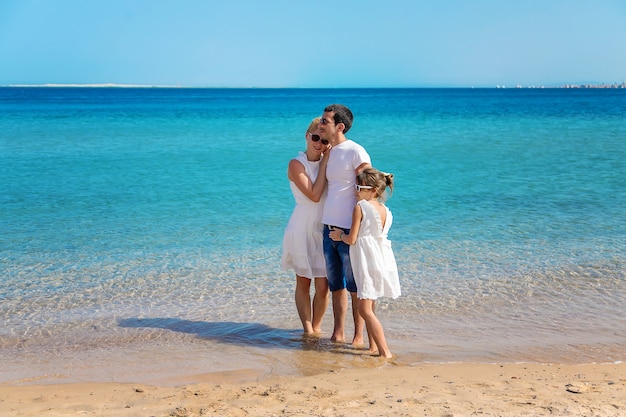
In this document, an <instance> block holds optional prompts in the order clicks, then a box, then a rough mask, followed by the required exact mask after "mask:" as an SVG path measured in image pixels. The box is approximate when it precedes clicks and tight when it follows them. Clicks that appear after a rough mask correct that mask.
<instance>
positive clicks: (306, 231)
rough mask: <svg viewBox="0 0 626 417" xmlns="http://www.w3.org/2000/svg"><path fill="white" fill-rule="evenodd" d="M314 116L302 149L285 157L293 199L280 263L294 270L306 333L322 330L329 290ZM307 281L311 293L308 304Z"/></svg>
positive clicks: (322, 146)
mask: <svg viewBox="0 0 626 417" xmlns="http://www.w3.org/2000/svg"><path fill="white" fill-rule="evenodd" d="M319 123H320V118H319V117H318V118H315V119H313V121H312V122H311V124H310V125H309V128H308V129H307V131H306V133H305V139H306V151H305V152H300V153H299V154H298V156H297V157H295V158H294V159H292V160H291V161H289V167H288V170H287V177H288V178H289V186H290V187H291V192H292V193H293V197H294V199H295V201H296V207H295V208H294V210H293V213H292V214H291V218H290V219H289V223H288V224H287V228H286V229H285V234H284V237H283V254H282V260H281V267H282V269H283V270H284V271H286V270H289V269H292V270H293V271H294V272H295V273H296V291H295V301H296V308H297V310H298V315H299V316H300V320H301V321H302V327H303V329H304V333H305V334H306V335H315V334H319V333H321V331H322V319H323V318H324V313H326V309H327V308H328V302H329V291H328V281H327V279H326V264H325V261H324V250H323V245H322V222H321V218H322V208H323V206H324V199H325V197H326V164H327V162H328V152H327V151H328V150H329V148H330V147H329V146H328V141H327V140H324V139H320V137H319V135H318V131H317V128H318V125H319ZM311 281H314V282H315V296H314V297H313V303H312V304H311V293H310V288H311Z"/></svg>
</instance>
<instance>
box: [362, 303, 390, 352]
mask: <svg viewBox="0 0 626 417" xmlns="http://www.w3.org/2000/svg"><path fill="white" fill-rule="evenodd" d="M359 312H360V313H361V316H363V318H364V320H365V323H367V332H368V334H371V336H372V338H373V339H374V342H375V343H376V346H377V348H378V354H379V355H380V356H382V357H384V358H392V357H393V355H392V354H391V351H390V350H389V347H388V346H387V340H386V339H385V332H384V330H383V326H382V324H380V321H379V320H378V317H376V314H374V300H359Z"/></svg>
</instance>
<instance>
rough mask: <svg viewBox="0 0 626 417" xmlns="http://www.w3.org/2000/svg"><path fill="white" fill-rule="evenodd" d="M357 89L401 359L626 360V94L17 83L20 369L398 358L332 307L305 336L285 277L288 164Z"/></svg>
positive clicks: (14, 153)
mask: <svg viewBox="0 0 626 417" xmlns="http://www.w3.org/2000/svg"><path fill="white" fill-rule="evenodd" d="M334 102H339V103H344V104H347V105H348V106H349V107H350V108H351V109H352V110H353V112H354V114H355V122H354V126H353V128H352V130H351V131H350V132H348V135H347V136H348V137H349V138H351V139H353V140H355V141H357V142H359V143H361V144H362V145H364V146H365V147H366V149H367V150H368V151H369V153H370V155H371V157H372V161H373V165H374V166H376V167H378V168H380V169H382V170H385V171H389V172H392V173H394V175H395V180H396V189H395V193H394V194H393V196H392V197H391V199H390V200H389V201H388V205H389V207H390V208H391V210H392V211H393V213H394V225H393V227H392V229H391V232H390V239H391V240H392V242H393V247H394V251H395V254H396V258H397V261H398V267H399V271H400V277H401V284H402V289H403V296H402V297H400V298H399V299H397V300H379V302H378V303H377V311H378V314H379V317H380V319H381V321H382V323H383V326H384V328H385V331H386V335H387V338H388V342H389V345H390V348H391V349H392V351H393V352H394V353H395V354H396V355H397V359H396V362H397V363H399V364H412V363H419V362H450V361H452V362H456V361H478V362H520V361H521V362H556V363H587V362H614V361H623V360H624V359H626V307H625V306H626V277H625V271H626V91H625V90H617V89H607V90H604V89H602V90H600V89H598V90H596V89H584V90H570V89H506V90H505V89H178V88H19V87H12V88H0V178H1V180H0V320H1V322H2V324H3V325H2V327H0V352H1V354H0V382H12V383H29V382H32V381H44V382H45V381H84V380H95V381H122V382H124V381H139V382H161V383H163V382H164V381H165V382H172V383H175V382H180V381H186V380H188V379H190V378H192V377H191V376H193V375H195V377H193V378H197V379H203V380H206V379H210V380H224V379H228V378H234V379H238V378H239V379H246V378H257V377H260V376H266V375H273V374H286V375H289V374H313V373H315V372H320V371H321V370H325V369H332V368H342V367H375V366H381V364H382V362H381V360H379V359H376V358H371V357H367V356H365V355H362V354H361V352H360V351H358V350H354V349H351V348H349V347H347V346H341V345H335V344H332V343H330V342H329V341H328V340H327V338H328V336H329V335H330V332H331V330H332V313H331V310H330V309H329V310H328V312H327V314H326V319H325V323H324V330H325V333H326V334H325V335H324V337H322V338H321V339H319V340H316V339H313V340H311V339H303V338H302V336H301V327H300V322H299V320H298V317H297V313H296V310H295V306H294V302H293V289H294V278H293V276H292V274H291V273H290V272H283V271H281V270H280V249H281V239H282V233H283V228H284V226H285V225H286V223H287V220H288V218H289V215H290V214H291V210H292V208H293V204H294V203H293V199H292V197H291V194H290V191H289V186H288V182H287V178H286V169H287V163H288V161H289V159H290V158H292V157H293V156H295V155H296V154H297V152H298V151H299V150H302V149H303V148H304V131H305V129H306V127H307V126H308V123H309V122H310V120H311V118H313V117H315V116H318V115H320V114H321V112H322V111H323V108H324V106H325V105H327V104H330V103H334ZM348 327H349V328H351V323H348ZM193 378H192V379H193Z"/></svg>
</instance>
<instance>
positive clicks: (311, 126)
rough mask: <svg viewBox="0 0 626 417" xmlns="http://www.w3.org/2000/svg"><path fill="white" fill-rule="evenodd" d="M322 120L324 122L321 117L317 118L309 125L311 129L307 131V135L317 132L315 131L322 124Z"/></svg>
mask: <svg viewBox="0 0 626 417" xmlns="http://www.w3.org/2000/svg"><path fill="white" fill-rule="evenodd" d="M320 120H322V118H321V117H316V118H315V119H313V120H312V121H311V124H310V125H309V128H308V129H307V130H306V133H313V132H315V130H316V129H317V126H318V125H319V124H320Z"/></svg>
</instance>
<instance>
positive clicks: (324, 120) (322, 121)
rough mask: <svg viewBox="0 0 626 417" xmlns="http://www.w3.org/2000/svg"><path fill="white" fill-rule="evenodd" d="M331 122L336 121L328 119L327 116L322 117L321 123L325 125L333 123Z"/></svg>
mask: <svg viewBox="0 0 626 417" xmlns="http://www.w3.org/2000/svg"><path fill="white" fill-rule="evenodd" d="M331 122H332V123H334V120H328V119H327V118H325V117H322V118H321V119H320V123H321V124H323V125H327V124H329V123H331Z"/></svg>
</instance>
